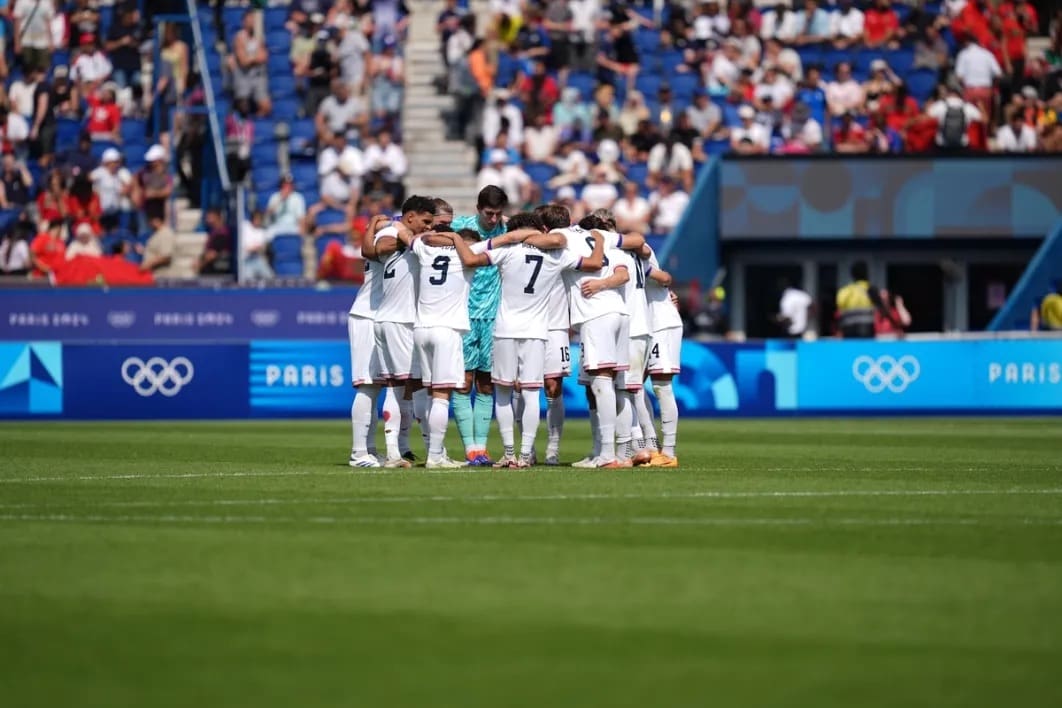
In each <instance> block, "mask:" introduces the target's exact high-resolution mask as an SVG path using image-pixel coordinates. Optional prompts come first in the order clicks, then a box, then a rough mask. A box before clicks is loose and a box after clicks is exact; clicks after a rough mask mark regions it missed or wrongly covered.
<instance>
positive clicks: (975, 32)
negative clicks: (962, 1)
mask: <svg viewBox="0 0 1062 708" xmlns="http://www.w3.org/2000/svg"><path fill="white" fill-rule="evenodd" d="M951 31H952V34H954V35H955V40H956V41H957V42H959V43H960V44H961V43H962V42H964V41H966V40H967V39H968V38H970V37H974V38H976V39H977V41H978V42H980V43H981V44H986V43H988V42H989V41H990V40H991V38H992V32H991V31H990V30H989V28H988V17H987V15H986V14H985V11H984V3H983V0H969V1H968V2H967V3H966V5H964V6H963V8H962V10H961V11H960V12H959V14H958V15H956V17H955V19H953V20H952V21H951Z"/></svg>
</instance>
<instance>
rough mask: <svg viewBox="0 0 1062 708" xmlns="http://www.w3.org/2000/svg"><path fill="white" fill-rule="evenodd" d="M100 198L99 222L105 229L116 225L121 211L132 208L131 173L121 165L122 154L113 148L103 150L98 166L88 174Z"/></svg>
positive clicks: (128, 210)
mask: <svg viewBox="0 0 1062 708" xmlns="http://www.w3.org/2000/svg"><path fill="white" fill-rule="evenodd" d="M89 179H90V180H92V188H93V189H94V190H95V191H96V194H97V195H98V196H99V198H100V211H102V212H103V215H102V216H101V217H100V224H101V225H102V226H103V227H104V228H105V229H107V230H110V229H112V228H114V227H115V226H117V225H118V222H119V218H120V216H121V213H122V212H130V211H132V210H133V201H132V195H133V175H132V173H131V172H130V171H129V170H128V169H126V168H125V167H122V154H121V153H120V152H118V150H117V149H115V148H107V149H106V150H104V151H103V156H102V158H101V159H100V166H99V167H97V168H96V169H94V170H92V172H91V173H90V174H89Z"/></svg>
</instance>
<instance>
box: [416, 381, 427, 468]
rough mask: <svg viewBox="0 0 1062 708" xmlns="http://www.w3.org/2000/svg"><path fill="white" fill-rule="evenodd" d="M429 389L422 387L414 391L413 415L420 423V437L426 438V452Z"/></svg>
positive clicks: (425, 442)
mask: <svg viewBox="0 0 1062 708" xmlns="http://www.w3.org/2000/svg"><path fill="white" fill-rule="evenodd" d="M428 407H429V404H428V389H426V388H422V389H420V390H418V391H414V392H413V417H414V418H416V419H417V423H418V424H419V425H420V437H421V438H422V439H423V440H424V454H427V453H428V449H429V448H430V445H429V444H428V440H429V435H428Z"/></svg>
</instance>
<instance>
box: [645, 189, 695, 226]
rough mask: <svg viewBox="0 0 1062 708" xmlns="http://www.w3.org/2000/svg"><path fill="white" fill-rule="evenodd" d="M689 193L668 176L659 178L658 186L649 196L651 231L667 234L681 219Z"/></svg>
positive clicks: (688, 199) (688, 201) (688, 200)
mask: <svg viewBox="0 0 1062 708" xmlns="http://www.w3.org/2000/svg"><path fill="white" fill-rule="evenodd" d="M689 203H690V195H688V194H686V192H684V191H683V190H681V189H679V188H678V187H677V186H676V184H675V181H674V180H672V179H671V178H670V177H664V178H663V179H661V180H660V187H659V188H658V189H657V191H655V192H653V193H652V194H651V195H650V196H649V207H650V209H651V210H652V226H653V233H656V234H668V233H671V231H672V230H674V228H675V227H676V226H678V223H679V221H681V220H682V215H683V214H684V213H685V212H686V207H687V206H688V205H689Z"/></svg>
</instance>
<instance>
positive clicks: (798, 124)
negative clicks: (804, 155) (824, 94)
mask: <svg viewBox="0 0 1062 708" xmlns="http://www.w3.org/2000/svg"><path fill="white" fill-rule="evenodd" d="M782 137H783V138H784V139H785V141H786V147H785V148H784V149H783V152H787V153H796V152H804V151H806V152H816V151H818V149H819V148H820V147H821V146H822V126H821V125H819V122H818V121H817V120H815V119H814V118H812V117H811V109H810V108H808V105H807V104H806V103H797V104H796V105H794V106H793V110H792V111H790V114H789V116H787V117H786V119H785V121H784V122H783V123H782ZM794 143H795V144H796V145H794Z"/></svg>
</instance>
